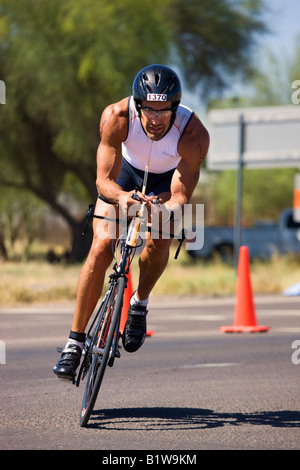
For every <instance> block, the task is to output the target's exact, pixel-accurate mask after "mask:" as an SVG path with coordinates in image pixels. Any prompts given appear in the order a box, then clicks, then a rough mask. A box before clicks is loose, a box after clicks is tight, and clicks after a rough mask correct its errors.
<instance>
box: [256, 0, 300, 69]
mask: <svg viewBox="0 0 300 470" xmlns="http://www.w3.org/2000/svg"><path fill="white" fill-rule="evenodd" d="M265 5H266V6H267V8H268V9H269V10H270V12H269V13H268V14H266V15H265V20H266V23H267V26H268V27H269V28H270V29H271V30H272V34H267V35H264V36H263V38H262V40H261V43H262V44H263V45H266V46H267V47H269V48H270V49H271V50H272V51H273V52H274V53H276V54H277V53H278V54H288V55H290V56H291V55H292V54H293V49H294V48H295V38H296V36H297V34H298V35H300V0H265ZM299 78H300V77H299Z"/></svg>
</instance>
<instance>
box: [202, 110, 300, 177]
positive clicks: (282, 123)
mask: <svg viewBox="0 0 300 470" xmlns="http://www.w3.org/2000/svg"><path fill="white" fill-rule="evenodd" d="M241 118H242V120H243V122H244V126H245V131H244V132H245V135H244V151H243V161H242V163H243V168H278V167H284V168H287V167H294V168H300V106H299V105H298V106H297V105H290V106H267V107H257V108H256V107H255V108H234V109H222V110H211V111H210V112H209V115H208V119H209V123H208V129H209V132H210V138H211V145H210V151H209V154H208V157H207V168H208V169H209V170H229V169H237V168H238V166H239V163H240V132H241V131H240V125H241Z"/></svg>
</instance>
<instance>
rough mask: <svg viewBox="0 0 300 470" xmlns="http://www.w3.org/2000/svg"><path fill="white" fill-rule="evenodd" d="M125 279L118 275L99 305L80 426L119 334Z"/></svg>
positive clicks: (87, 418) (92, 404)
mask: <svg viewBox="0 0 300 470" xmlns="http://www.w3.org/2000/svg"><path fill="white" fill-rule="evenodd" d="M124 288H125V279H124V278H123V277H120V278H119V279H118V280H117V281H116V283H115V285H113V286H111V287H110V291H109V293H108V296H107V298H106V301H105V302H104V303H103V305H102V306H101V312H100V317H99V318H101V322H100V323H99V324H98V325H97V326H96V331H94V332H93V335H92V337H93V338H94V340H93V344H92V345H91V347H92V359H91V364H90V370H89V374H88V378H87V383H86V387H85V393H84V396H83V401H82V407H81V413H80V426H82V427H84V426H86V425H87V422H88V420H89V418H90V415H91V413H92V411H93V409H94V405H95V402H96V399H97V396H98V393H99V390H100V386H101V383H102V379H103V376H104V372H105V370H106V366H107V364H108V361H109V359H110V355H111V351H112V344H113V341H114V339H117V340H118V337H117V338H116V336H115V335H119V324H120V317H121V311H122V305H123V295H124Z"/></svg>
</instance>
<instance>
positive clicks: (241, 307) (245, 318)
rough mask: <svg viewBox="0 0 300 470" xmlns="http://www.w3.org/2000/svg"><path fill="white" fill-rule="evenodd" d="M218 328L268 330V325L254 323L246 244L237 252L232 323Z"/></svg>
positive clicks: (250, 330) (222, 329)
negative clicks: (237, 261) (237, 260)
mask: <svg viewBox="0 0 300 470" xmlns="http://www.w3.org/2000/svg"><path fill="white" fill-rule="evenodd" d="M219 329H220V331H223V332H227V333H233V332H262V331H267V330H269V327H268V326H259V325H257V323H256V314H255V305H254V301H253V296H252V286H251V279H250V268H249V251H248V247H247V246H241V247H240V252H239V264H238V273H237V285H236V299H235V309H234V319H233V325H232V326H221V327H220V328H219Z"/></svg>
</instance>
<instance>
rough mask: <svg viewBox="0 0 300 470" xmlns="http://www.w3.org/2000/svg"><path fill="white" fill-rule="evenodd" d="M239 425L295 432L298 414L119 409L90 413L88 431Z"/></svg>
mask: <svg viewBox="0 0 300 470" xmlns="http://www.w3.org/2000/svg"><path fill="white" fill-rule="evenodd" d="M243 424H253V425H264V426H272V427H276V428H299V427H300V412H298V411H288V410H284V411H262V412H254V413H218V412H215V411H213V410H207V409H201V408H123V409H106V410H101V411H94V412H93V414H92V416H91V418H90V423H89V425H88V427H90V428H99V429H100V428H101V429H115V430H122V431H123V430H133V429H134V430H145V428H147V429H149V430H151V429H152V430H155V429H172V428H173V429H175V430H180V429H199V428H201V429H205V428H218V427H222V426H228V425H229V426H241V425H243Z"/></svg>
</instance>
